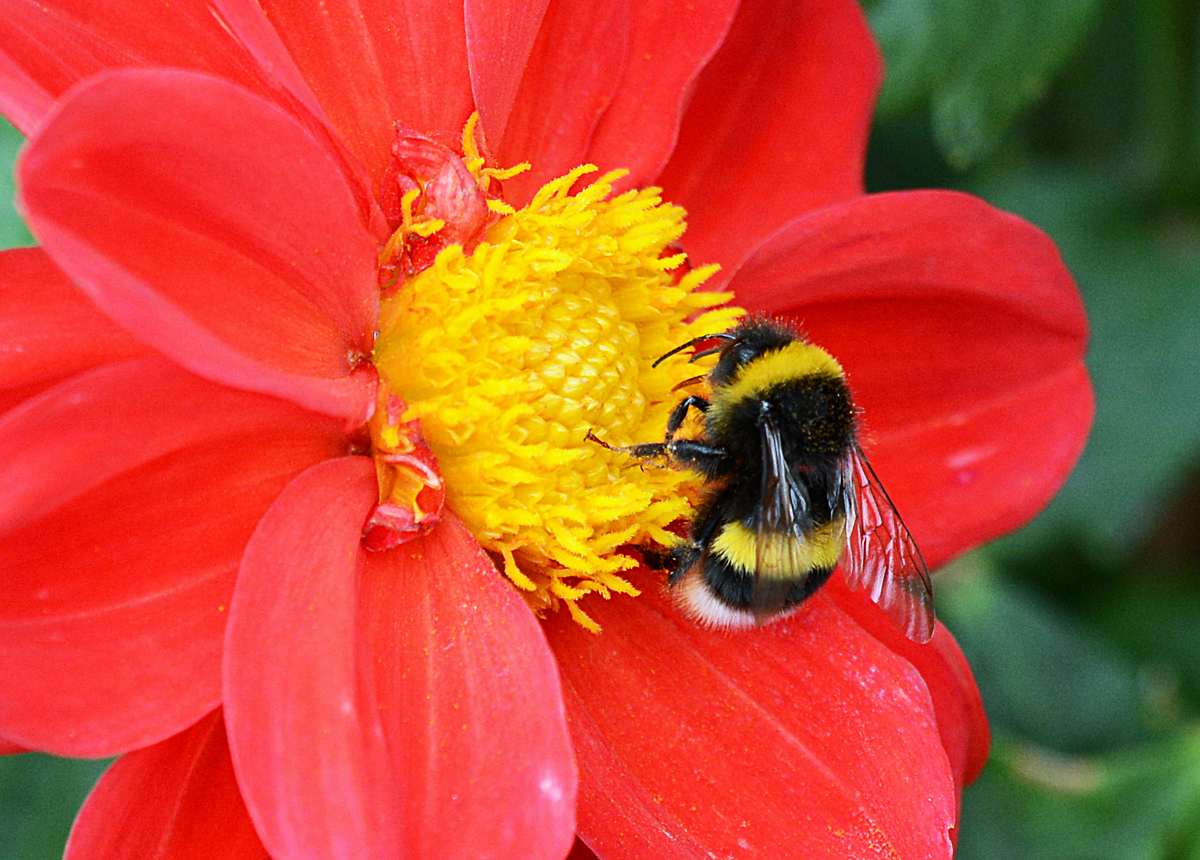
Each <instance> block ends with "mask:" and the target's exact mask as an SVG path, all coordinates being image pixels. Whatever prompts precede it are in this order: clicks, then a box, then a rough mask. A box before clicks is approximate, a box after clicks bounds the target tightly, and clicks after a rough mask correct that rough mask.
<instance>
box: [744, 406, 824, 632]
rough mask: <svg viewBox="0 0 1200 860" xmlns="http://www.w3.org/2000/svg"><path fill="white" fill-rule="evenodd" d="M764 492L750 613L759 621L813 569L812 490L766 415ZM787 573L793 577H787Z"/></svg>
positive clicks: (763, 424) (773, 612) (776, 609)
mask: <svg viewBox="0 0 1200 860" xmlns="http://www.w3.org/2000/svg"><path fill="white" fill-rule="evenodd" d="M760 428H761V433H762V494H761V496H760V498H759V508H758V522H757V523H756V526H755V567H754V585H753V589H752V591H751V592H750V611H751V612H753V613H754V616H755V618H757V619H758V620H759V622H763V621H766V620H767V619H769V618H770V617H771V616H772V615H776V614H777V613H778V612H779V611H780V610H781V609H783V606H784V604H785V603H786V602H787V596H788V593H789V592H790V591H791V590H792V588H793V587H794V586H795V585H796V574H798V573H803V572H807V570H808V567H809V563H808V561H807V555H806V552H805V545H806V542H807V541H808V540H809V538H810V535H809V533H808V532H807V531H806V529H809V528H810V526H809V523H811V517H810V515H809V498H808V488H807V487H806V486H804V484H803V483H802V482H801V481H799V480H798V479H797V478H796V475H795V473H794V472H793V471H792V468H791V466H790V464H789V463H788V461H787V458H786V457H785V455H784V451H783V441H782V439H781V438H780V435H779V429H778V427H777V426H776V425H775V423H774V421H773V420H772V419H771V416H770V415H763V416H762V420H761V423H760ZM783 572H786V573H789V574H791V576H790V578H789V577H781V576H780V574H781V573H783Z"/></svg>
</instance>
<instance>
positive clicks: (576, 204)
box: [374, 165, 742, 630]
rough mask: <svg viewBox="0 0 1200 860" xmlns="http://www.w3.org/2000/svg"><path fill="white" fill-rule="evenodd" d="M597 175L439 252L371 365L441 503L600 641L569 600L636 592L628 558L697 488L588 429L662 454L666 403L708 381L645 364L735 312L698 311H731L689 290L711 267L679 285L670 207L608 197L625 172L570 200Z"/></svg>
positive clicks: (655, 196) (663, 541) (539, 600)
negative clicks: (424, 460) (436, 474)
mask: <svg viewBox="0 0 1200 860" xmlns="http://www.w3.org/2000/svg"><path fill="white" fill-rule="evenodd" d="M476 169H477V168H476ZM473 172H474V171H473ZM593 172H595V168H594V167H592V166H590V165H585V166H583V167H579V168H576V169H575V170H573V171H571V172H570V173H568V174H567V175H566V176H563V177H560V178H559V179H556V180H554V181H552V182H550V183H548V184H547V185H545V186H544V187H543V188H542V189H541V190H540V191H539V192H538V193H537V194H536V196H535V197H534V199H533V200H532V202H530V204H529V205H528V206H526V207H524V208H523V209H520V210H513V209H512V208H511V207H508V206H505V205H503V204H501V205H500V206H494V207H493V210H494V211H496V212H498V213H503V214H501V217H500V218H499V220H498V221H496V222H495V223H494V224H492V225H491V226H490V227H489V228H488V230H487V233H486V235H485V237H484V239H483V240H482V241H481V242H480V243H479V244H478V246H477V247H476V248H475V249H474V250H473V252H472V253H471V254H470V255H469V256H468V255H467V254H465V253H464V251H463V249H462V248H461V247H460V246H457V245H452V246H450V247H447V248H445V249H444V250H442V252H441V253H440V254H438V256H437V259H436V261H435V262H434V264H433V265H432V266H430V267H429V268H427V269H425V270H424V271H421V272H419V273H418V274H416V275H413V276H412V277H410V278H408V279H407V280H406V281H404V283H403V284H401V285H400V287H399V289H397V290H396V291H395V292H394V293H392V294H391V295H390V296H388V297H387V298H386V299H385V300H384V304H383V309H382V318H381V321H380V333H379V336H378V339H377V340H376V344H375V356H374V360H375V363H376V365H377V366H378V368H379V371H380V373H381V375H382V376H383V377H384V379H385V380H386V382H387V384H388V386H389V387H390V389H391V391H392V392H394V393H395V394H396V395H398V396H399V397H400V398H401V399H403V401H404V402H405V403H406V404H407V406H408V410H407V412H406V413H405V415H404V420H411V419H417V420H419V421H420V425H421V430H422V432H423V434H424V436H425V439H426V441H427V442H428V444H429V446H430V448H431V449H432V450H433V452H434V453H435V454H436V455H437V458H438V465H439V468H440V469H441V473H442V476H443V478H444V479H445V483H446V504H447V506H448V507H449V508H450V509H451V510H453V511H454V513H455V514H456V515H457V516H458V517H460V518H461V519H462V520H463V522H464V523H465V524H466V525H467V527H468V528H469V529H470V530H471V532H472V533H473V534H474V535H475V537H476V538H477V539H478V540H479V542H480V543H481V544H482V545H483V547H484V548H485V549H486V550H488V551H489V552H491V553H492V554H493V556H494V557H496V558H497V560H498V562H499V563H500V565H501V567H502V569H503V570H504V572H505V574H506V575H507V576H508V577H509V579H511V580H512V581H513V583H514V584H515V585H516V586H517V587H518V588H520V589H521V591H522V592H523V593H524V595H525V597H526V599H527V600H528V602H529V603H530V604H531V605H532V606H533V607H534V609H535V610H538V611H539V612H540V611H544V610H546V609H550V608H555V607H557V606H558V605H560V604H561V603H566V605H567V607H568V609H569V610H570V611H571V613H572V615H573V617H574V618H575V619H576V620H577V621H579V622H580V623H581V624H583V625H584V626H586V627H588V628H589V629H593V630H596V629H598V627H597V625H596V624H595V622H594V621H592V619H591V618H589V617H588V616H587V615H586V613H585V612H584V611H583V610H582V609H581V608H580V607H579V605H578V603H579V601H580V599H581V598H583V597H584V596H586V595H587V594H589V593H599V594H601V595H603V596H604V597H608V596H609V595H610V593H611V592H613V591H616V592H621V593H625V594H636V593H637V592H636V589H634V588H633V586H632V585H630V584H629V582H628V581H627V580H626V579H624V578H623V577H622V576H621V572H622V571H624V570H628V569H630V568H632V567H635V566H636V565H637V561H636V558H635V557H634V556H633V555H631V554H630V553H629V552H628V551H627V548H628V547H631V546H648V545H656V546H658V547H666V546H670V545H671V544H673V543H675V542H676V540H677V538H676V537H675V536H674V535H673V534H672V533H671V532H670V531H669V527H670V526H671V525H672V524H673V523H677V522H679V521H680V520H681V519H683V518H685V517H687V516H688V515H689V514H690V512H691V501H690V499H691V498H693V497H694V495H695V492H696V491H697V489H698V487H699V482H698V480H697V476H695V475H693V474H690V473H688V472H686V471H680V470H676V469H672V468H669V467H665V466H655V465H653V464H644V463H640V462H638V461H637V460H635V459H634V458H632V457H630V456H629V455H627V454H622V453H619V452H614V451H609V450H606V449H605V448H604V447H602V446H601V445H599V444H597V443H596V442H594V441H591V440H589V439H588V438H587V436H588V433H589V431H590V432H594V433H595V435H596V436H597V437H599V438H600V439H603V440H604V441H605V442H606V443H608V444H610V445H614V446H621V445H629V444H633V443H638V442H654V441H661V440H662V438H663V434H664V432H665V428H666V422H667V416H668V414H669V413H670V411H671V409H672V408H673V407H674V405H675V404H676V403H677V402H678V401H679V400H680V399H681V397H682V396H684V395H683V394H682V393H680V392H679V391H676V390H673V389H674V388H675V386H677V385H678V384H679V383H681V382H684V381H685V380H687V379H689V378H691V377H695V376H696V375H698V374H702V373H704V372H705V369H706V367H704V366H700V367H699V368H698V366H697V365H694V364H689V363H688V361H687V355H686V354H682V355H680V356H679V357H678V358H676V359H671V360H669V361H666V362H664V363H663V364H662V365H661V366H659V367H658V368H654V367H652V364H653V363H654V361H655V360H656V359H657V358H658V357H659V356H661V355H663V354H664V353H666V352H667V351H669V350H670V349H672V348H673V347H675V346H678V345H679V344H680V343H683V342H685V341H687V340H690V339H692V338H695V337H698V336H700V335H704V334H712V333H715V332H722V331H725V330H726V329H728V328H729V327H730V326H731V325H733V323H734V322H735V321H736V320H737V318H738V317H739V316H741V314H742V311H741V310H740V309H737V308H720V309H716V310H710V309H712V308H715V307H716V306H717V305H721V304H723V303H725V302H726V301H727V300H728V298H729V296H728V295H727V294H719V293H705V292H698V291H697V289H696V288H697V287H699V286H700V285H701V284H702V283H703V282H704V280H705V279H707V278H708V277H709V276H710V275H711V274H712V273H713V272H715V271H716V266H705V267H701V268H696V269H693V270H690V271H685V270H686V269H687V266H686V258H685V256H684V255H683V254H682V253H674V252H672V250H671V243H672V242H674V241H675V240H677V239H678V238H679V237H680V236H681V235H682V234H683V231H684V226H685V225H684V212H683V210H682V209H681V208H679V207H677V206H673V205H670V204H666V203H663V201H662V198H661V196H660V194H659V190H658V189H656V188H648V189H643V190H638V191H627V192H624V193H622V194H617V195H613V183H614V182H615V181H616V180H617V179H619V178H620V177H621V176H623V175H624V174H625V171H613V172H611V173H607V174H605V175H603V176H600V177H599V178H598V179H596V180H595V181H593V182H592V183H591V184H590V185H588V186H586V187H584V188H583V189H582V190H580V191H579V192H577V193H574V194H572V193H570V190H571V188H572V187H573V186H574V185H575V184H576V182H577V181H578V180H579V179H580V177H583V176H585V175H587V174H589V173H593ZM476 175H478V174H476ZM481 179H483V180H484V181H486V178H485V177H481ZM677 272H685V273H683V274H682V275H679V274H677ZM709 362H711V359H710V360H709ZM692 390H694V389H692Z"/></svg>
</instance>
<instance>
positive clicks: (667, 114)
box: [587, 0, 737, 187]
mask: <svg viewBox="0 0 1200 860" xmlns="http://www.w3.org/2000/svg"><path fill="white" fill-rule="evenodd" d="M736 7H737V3H736V0H711V2H707V3H692V2H688V0H646V2H640V3H634V4H631V6H630V11H631V17H630V27H629V37H630V40H629V51H628V55H627V56H628V60H627V61H626V63H625V74H624V76H623V77H622V79H621V83H620V86H619V88H618V89H617V92H616V94H615V95H614V97H613V99H612V102H611V104H609V106H608V109H607V110H605V112H604V115H603V116H602V117H601V118H600V122H599V123H598V124H597V126H596V130H595V132H594V134H593V135H592V141H591V145H590V147H589V150H588V155H587V161H590V162H592V163H593V164H596V165H598V166H599V167H600V169H601V170H612V169H614V168H625V169H628V170H629V171H630V176H629V177H628V178H627V179H625V180H623V183H624V185H625V186H627V187H641V186H644V185H649V184H651V183H653V182H654V181H655V179H656V177H657V176H658V175H659V173H661V172H662V168H663V165H664V164H666V163H667V158H668V157H669V156H670V154H671V150H672V149H673V148H674V147H675V141H676V138H677V137H678V135H679V123H680V119H681V117H682V114H683V111H684V108H685V107H686V106H687V100H688V97H689V96H690V95H691V92H692V87H693V85H694V83H695V80H696V76H697V75H698V74H699V72H700V70H701V69H702V68H703V67H704V64H705V63H707V62H708V61H709V59H710V58H711V57H712V56H713V53H714V52H715V51H716V50H717V48H718V47H719V46H720V44H721V40H722V39H724V38H725V34H726V33H727V32H728V30H729V26H730V24H731V22H732V21H733V16H734V11H735V9H736Z"/></svg>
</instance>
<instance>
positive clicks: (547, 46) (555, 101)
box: [497, 0, 630, 208]
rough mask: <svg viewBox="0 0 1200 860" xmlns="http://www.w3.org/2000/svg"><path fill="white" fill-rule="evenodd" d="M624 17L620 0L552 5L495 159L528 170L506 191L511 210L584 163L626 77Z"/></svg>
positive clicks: (625, 10) (564, 1) (557, 1)
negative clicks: (527, 166) (598, 125)
mask: <svg viewBox="0 0 1200 860" xmlns="http://www.w3.org/2000/svg"><path fill="white" fill-rule="evenodd" d="M629 17H630V15H629V4H628V3H625V2H622V0H607V2H597V3H588V4H585V5H582V6H581V5H580V4H578V3H571V2H568V0H552V2H551V3H550V4H549V7H548V8H547V10H546V17H545V19H544V20H543V22H542V29H541V31H540V32H539V33H538V38H537V42H536V43H535V44H534V46H533V53H532V54H531V55H530V57H529V63H528V65H527V66H526V68H525V75H524V77H522V78H521V87H520V89H519V90H518V92H517V95H516V102H515V103H514V105H513V109H512V115H511V116H510V117H509V120H508V125H507V126H506V128H505V132H504V141H503V144H502V145H501V146H500V149H499V153H498V157H497V163H499V164H501V165H505V166H507V165H512V164H520V163H521V162H523V161H528V162H529V163H530V165H531V169H530V170H528V171H526V172H525V173H522V174H520V175H518V176H516V177H514V178H513V179H509V180H507V181H505V183H504V199H505V200H506V201H507V202H509V203H511V204H512V205H513V206H516V207H518V208H519V207H521V206H524V205H525V204H527V203H528V202H529V201H530V200H531V199H532V198H533V195H534V193H535V192H536V191H537V189H538V188H540V187H541V186H542V185H544V184H546V183H547V182H549V181H550V180H551V179H554V178H555V177H558V176H562V175H563V174H564V173H566V172H568V171H569V170H571V169H572V168H574V167H576V166H578V165H580V164H583V163H584V162H585V161H586V160H587V150H588V142H589V141H590V140H591V137H592V131H593V129H595V127H596V123H597V122H599V121H600V116H601V115H602V114H603V113H604V110H605V109H606V108H607V107H608V105H609V103H610V102H611V101H612V99H613V96H614V95H615V93H616V92H617V88H618V86H619V85H620V82H621V78H622V76H623V75H624V72H625V65H626V62H627V59H628V51H629Z"/></svg>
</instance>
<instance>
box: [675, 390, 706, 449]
mask: <svg viewBox="0 0 1200 860" xmlns="http://www.w3.org/2000/svg"><path fill="white" fill-rule="evenodd" d="M693 406H695V407H696V408H697V409H699V410H700V411H701V412H707V411H708V401H707V400H705V399H704V398H703V397H700V396H698V395H696V394H692V395H690V396H688V397H685V398H683V400H680V401H679V402H678V403H677V404H675V408H674V409H672V410H671V415H670V417H669V418H667V442H668V444H669V443H670V442H671V440H672V439H674V438H675V431H676V430H678V429H679V428H680V427H682V426H683V422H684V419H686V418H687V414H688V410H689V409H691V408H692V407H693Z"/></svg>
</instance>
